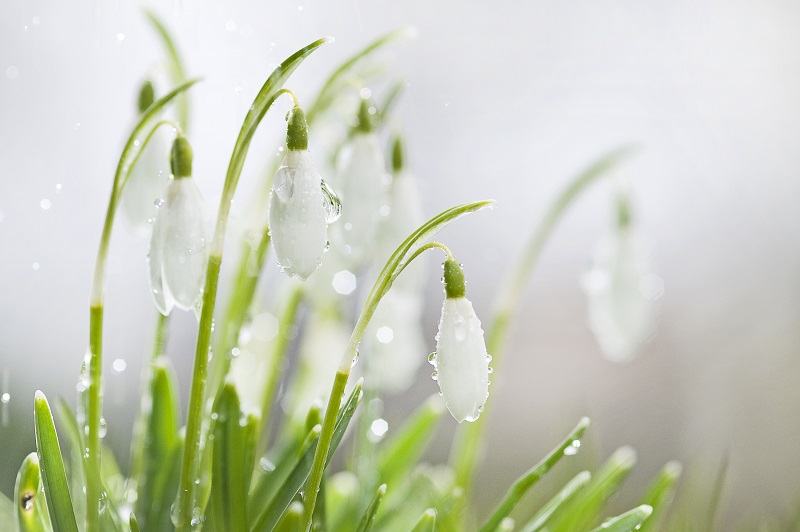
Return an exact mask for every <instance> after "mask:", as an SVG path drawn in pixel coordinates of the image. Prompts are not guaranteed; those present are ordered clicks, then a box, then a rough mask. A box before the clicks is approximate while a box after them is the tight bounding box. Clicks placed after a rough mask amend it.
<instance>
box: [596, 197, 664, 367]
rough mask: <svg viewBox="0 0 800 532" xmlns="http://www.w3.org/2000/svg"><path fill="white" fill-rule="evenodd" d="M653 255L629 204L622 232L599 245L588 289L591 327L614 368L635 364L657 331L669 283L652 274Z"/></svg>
mask: <svg viewBox="0 0 800 532" xmlns="http://www.w3.org/2000/svg"><path fill="white" fill-rule="evenodd" d="M649 255H650V254H649V253H648V252H647V249H646V246H645V245H644V244H643V242H642V240H641V239H640V238H639V237H638V236H637V235H636V233H635V232H634V231H633V229H632V227H631V225H630V213H629V209H628V204H627V201H625V200H624V199H623V200H621V202H620V205H619V218H618V224H617V228H616V230H615V232H614V233H613V234H612V235H610V236H608V237H606V238H605V239H603V240H602V241H601V242H600V243H599V244H598V246H597V250H596V253H595V257H594V261H593V266H592V269H591V270H590V271H589V272H588V273H587V274H586V275H585V276H584V278H583V283H582V284H583V288H584V291H585V292H586V295H587V297H588V311H589V312H588V321H589V327H590V328H591V330H592V332H593V333H594V336H595V338H596V340H597V343H598V344H599V346H600V349H601V351H602V353H603V354H604V355H605V357H606V358H608V359H609V360H611V361H612V362H626V361H628V360H631V359H632V358H633V357H634V356H636V354H637V352H638V351H639V349H640V348H641V347H642V345H643V344H644V343H645V342H647V341H648V340H649V339H650V337H651V336H652V335H653V333H654V331H655V323H656V318H657V315H658V301H657V300H658V298H660V297H661V295H662V293H663V291H664V283H663V281H662V280H661V278H660V277H659V276H657V275H655V274H654V273H652V266H651V264H650V256H649Z"/></svg>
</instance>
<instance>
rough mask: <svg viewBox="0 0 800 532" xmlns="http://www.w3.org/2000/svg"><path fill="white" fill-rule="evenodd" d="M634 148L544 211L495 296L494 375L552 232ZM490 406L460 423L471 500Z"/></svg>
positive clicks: (460, 470) (609, 158)
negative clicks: (471, 420) (527, 286)
mask: <svg viewBox="0 0 800 532" xmlns="http://www.w3.org/2000/svg"><path fill="white" fill-rule="evenodd" d="M634 151H635V150H634V149H633V147H630V146H626V147H623V148H620V149H617V150H614V151H612V152H611V153H609V154H607V155H605V156H603V157H602V158H601V159H600V160H598V161H597V162H595V163H594V164H593V165H591V166H590V167H589V168H587V169H586V170H585V171H584V172H582V173H581V174H580V175H578V176H577V177H576V178H575V179H574V180H573V181H572V182H571V183H569V184H568V185H567V187H566V188H565V189H564V190H562V191H561V194H560V195H559V196H558V198H556V201H555V202H554V203H553V204H551V206H550V208H549V209H548V210H547V211H546V212H545V215H544V217H543V218H542V219H541V221H540V222H539V225H538V226H536V229H535V230H534V232H533V234H532V235H531V238H530V240H528V242H527V244H526V245H525V247H524V248H523V251H522V255H521V256H520V257H519V259H518V260H517V261H516V262H515V263H514V264H513V266H512V269H511V273H510V275H506V276H504V277H502V279H503V284H502V285H501V287H500V289H499V290H498V296H497V298H496V299H495V304H494V309H493V312H492V315H491V318H490V319H489V326H488V327H487V330H486V348H487V351H488V352H489V354H491V355H492V357H493V358H492V366H493V367H494V374H495V375H497V370H498V367H499V365H500V361H501V359H502V358H503V357H502V355H503V352H504V351H505V344H506V339H507V335H508V326H509V324H510V322H511V319H512V318H513V317H514V316H515V315H516V313H517V310H518V309H519V305H520V301H521V299H522V296H523V295H524V294H525V285H526V284H527V282H528V278H529V277H530V274H531V271H532V270H533V268H534V267H535V266H536V263H537V262H538V259H539V256H540V255H541V252H542V249H543V248H544V245H545V244H546V243H547V240H548V239H549V238H550V235H551V234H552V233H553V229H554V228H555V227H556V224H557V223H558V222H559V220H561V217H562V216H563V214H564V213H565V212H566V211H567V209H568V208H569V206H570V205H572V203H573V202H574V201H575V199H576V198H578V197H579V196H580V195H581V193H582V192H583V191H584V190H586V189H587V188H589V186H591V185H592V184H594V183H596V182H597V181H599V179H600V178H601V177H602V176H604V175H606V173H607V172H608V171H609V170H611V169H612V168H614V167H615V166H616V165H617V164H618V163H619V162H620V161H622V160H624V159H625V158H627V157H629V156H630V155H631V154H632V153H633V152H634ZM490 408H491V402H490V404H488V405H487V411H486V412H484V413H483V415H482V416H481V417H479V418H478V419H477V420H476V421H475V422H474V423H469V424H462V425H461V426H459V429H458V433H457V435H456V441H455V445H454V447H453V453H452V456H451V460H450V463H451V465H452V466H453V468H454V469H455V472H456V483H457V484H458V485H459V486H461V487H462V488H463V489H464V491H465V492H466V494H467V499H468V500H469V494H470V492H471V489H472V480H473V475H474V473H475V467H476V465H477V461H478V457H479V455H480V453H481V451H482V440H483V435H484V433H485V430H486V423H487V419H488V418H489V415H488V413H489V412H488V410H489V409H490Z"/></svg>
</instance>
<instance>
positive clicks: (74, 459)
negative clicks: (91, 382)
mask: <svg viewBox="0 0 800 532" xmlns="http://www.w3.org/2000/svg"><path fill="white" fill-rule="evenodd" d="M83 393H84V394H85V393H86V392H85V391H84V392H83ZM79 401H80V399H79ZM56 413H57V414H58V419H59V422H60V424H61V427H62V429H64V433H62V436H64V437H65V438H66V440H67V445H68V447H69V449H70V459H69V464H70V468H69V483H70V493H71V495H72V507H73V509H74V510H75V519H76V521H77V522H79V523H82V522H83V521H84V520H85V519H86V493H84V490H83V487H84V486H85V485H86V471H85V470H84V467H85V462H84V460H83V452H84V448H85V444H84V443H83V439H82V438H81V428H80V427H79V426H78V420H77V419H76V418H75V414H73V412H72V409H71V408H70V406H69V405H68V404H67V403H66V401H64V399H63V398H59V400H58V403H56Z"/></svg>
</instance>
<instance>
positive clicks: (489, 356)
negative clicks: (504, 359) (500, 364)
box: [486, 355, 492, 364]
mask: <svg viewBox="0 0 800 532" xmlns="http://www.w3.org/2000/svg"><path fill="white" fill-rule="evenodd" d="M491 361H492V355H486V363H487V364H488V363H489V362H491Z"/></svg>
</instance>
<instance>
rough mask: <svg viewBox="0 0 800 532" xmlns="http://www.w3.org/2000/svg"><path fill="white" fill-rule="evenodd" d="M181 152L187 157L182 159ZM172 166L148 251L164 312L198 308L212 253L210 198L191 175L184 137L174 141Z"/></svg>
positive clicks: (155, 294)
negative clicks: (205, 195)
mask: <svg viewBox="0 0 800 532" xmlns="http://www.w3.org/2000/svg"><path fill="white" fill-rule="evenodd" d="M176 151H180V154H181V155H180V157H181V158H182V159H183V161H182V162H178V163H176V161H175V157H174V155H175V152H176ZM187 157H188V166H187V162H186V158H187ZM172 169H173V173H174V174H175V175H174V179H173V180H172V181H171V182H170V184H169V186H168V187H167V191H166V195H165V197H164V200H163V202H160V203H161V205H160V206H159V208H158V214H157V216H156V221H155V224H154V227H153V236H152V238H151V239H150V250H149V252H148V254H147V258H148V263H149V266H150V287H151V289H152V294H153V300H154V301H155V304H156V307H157V308H158V310H159V311H160V312H161V313H162V314H164V315H168V314H169V313H170V312H172V309H173V308H175V307H177V308H179V309H181V310H190V309H193V308H194V307H195V305H196V303H197V302H198V301H199V299H200V296H201V294H202V292H203V282H204V281H205V273H206V261H207V258H208V249H207V245H208V243H207V237H208V229H209V226H208V220H207V218H206V206H205V201H204V200H203V196H202V194H201V193H200V190H199V189H198V188H197V185H196V184H195V182H194V179H192V177H191V148H190V147H189V143H188V142H187V141H186V139H185V138H183V137H178V138H177V139H175V143H174V144H173V168H172Z"/></svg>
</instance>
